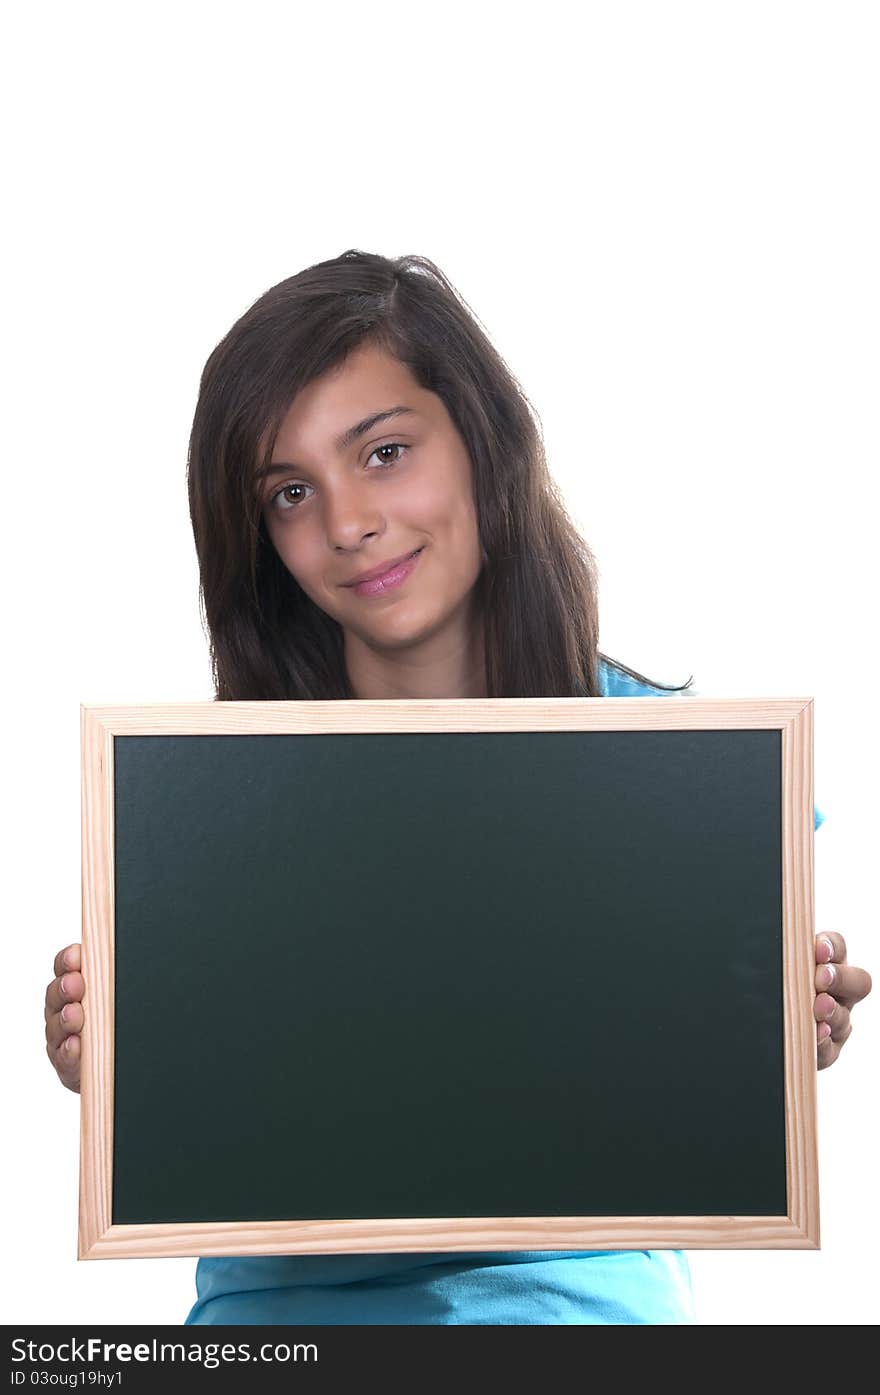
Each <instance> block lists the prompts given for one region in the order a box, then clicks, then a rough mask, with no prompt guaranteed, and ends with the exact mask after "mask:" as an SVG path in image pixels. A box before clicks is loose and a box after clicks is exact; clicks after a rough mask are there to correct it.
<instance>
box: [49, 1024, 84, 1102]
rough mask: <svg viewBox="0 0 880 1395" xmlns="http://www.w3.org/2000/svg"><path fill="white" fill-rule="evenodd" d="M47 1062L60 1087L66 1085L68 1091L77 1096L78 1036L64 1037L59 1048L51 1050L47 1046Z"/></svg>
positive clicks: (80, 1048) (78, 1075)
mask: <svg viewBox="0 0 880 1395" xmlns="http://www.w3.org/2000/svg"><path fill="white" fill-rule="evenodd" d="M46 1049H47V1051H48V1053H49V1060H50V1061H51V1062H52V1065H53V1066H54V1067H55V1070H56V1071H57V1073H58V1078H59V1080H60V1081H61V1083H62V1085H66V1087H67V1089H68V1090H73V1091H75V1093H76V1094H79V1083H80V1052H81V1050H82V1047H81V1043H80V1039H79V1037H78V1036H69V1037H66V1038H65V1040H64V1042H63V1044H62V1045H61V1046H58V1047H55V1048H51V1047H48V1046H47V1048H46Z"/></svg>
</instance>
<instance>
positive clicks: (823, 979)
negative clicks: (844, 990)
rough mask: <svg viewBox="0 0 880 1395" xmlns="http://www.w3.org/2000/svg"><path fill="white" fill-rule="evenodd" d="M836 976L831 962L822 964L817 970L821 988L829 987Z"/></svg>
mask: <svg viewBox="0 0 880 1395" xmlns="http://www.w3.org/2000/svg"><path fill="white" fill-rule="evenodd" d="M836 978H837V970H836V969H835V967H834V965H833V964H823V965H822V967H821V969H820V970H819V982H820V983H821V984H822V987H823V988H830V987H831V985H832V983H833V982H834V980H835V979H836Z"/></svg>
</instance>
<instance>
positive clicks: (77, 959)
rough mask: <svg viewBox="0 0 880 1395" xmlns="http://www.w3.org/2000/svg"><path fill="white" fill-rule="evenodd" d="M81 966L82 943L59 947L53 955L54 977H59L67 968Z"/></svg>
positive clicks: (79, 967) (78, 967)
mask: <svg viewBox="0 0 880 1395" xmlns="http://www.w3.org/2000/svg"><path fill="white" fill-rule="evenodd" d="M81 968H82V945H80V944H75V945H68V946H67V948H66V949H59V951H58V953H57V954H56V955H55V964H54V966H53V969H52V972H53V974H54V975H55V977H56V978H60V977H61V975H62V974H63V973H65V971H66V970H67V969H81Z"/></svg>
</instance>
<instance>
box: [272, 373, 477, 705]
mask: <svg viewBox="0 0 880 1395" xmlns="http://www.w3.org/2000/svg"><path fill="white" fill-rule="evenodd" d="M380 415H381V416H382V417H384V420H376V418H377V417H379V416H380ZM257 488H258V490H259V498H260V501H261V505H262V510H263V517H264V519H265V522H266V527H267V529H268V533H269V537H270V539H271V541H272V543H273V545H274V547H275V549H276V551H277V552H278V555H279V556H280V558H281V560H282V562H283V563H284V565H285V567H286V568H287V569H288V571H289V572H290V573H291V575H292V576H293V577H294V578H295V579H296V581H297V582H298V583H299V585H300V586H301V587H302V589H303V590H304V591H305V592H306V594H307V595H308V596H309V597H310V598H311V600H313V601H314V603H315V604H316V605H317V606H319V607H320V608H321V610H323V611H325V612H326V613H327V614H328V615H330V616H332V617H333V619H334V620H337V621H338V622H339V624H340V625H341V626H342V628H343V631H344V634H345V652H346V662H347V667H348V671H349V677H350V679H351V681H352V684H353V686H354V688H355V690H356V691H357V690H358V687H360V689H361V690H362V691H361V693H360V695H367V694H366V690H367V689H369V690H370V695H372V693H373V692H376V693H377V694H382V695H386V694H392V695H393V693H394V692H395V691H397V690H398V689H399V690H400V693H401V695H411V696H443V695H444V692H445V691H448V690H449V689H450V688H451V689H452V690H454V691H457V690H458V689H459V688H461V687H462V685H463V684H464V685H468V686H473V683H474V682H476V683H477V686H479V683H480V678H479V676H477V675H476V664H477V655H478V651H479V654H480V664H481V662H482V660H481V646H480V644H479V643H478V641H477V636H476V628H477V617H475V616H474V615H473V614H472V608H471V604H470V600H469V598H470V596H471V592H472V590H473V587H474V583H475V582H476V580H477V578H478V576H479V574H480V570H481V567H482V556H481V548H480V540H479V533H478V528H477V514H476V508H475V504H474V497H473V478H472V466H471V461H470V457H469V455H468V452H467V449H466V447H465V444H464V442H463V440H462V439H461V437H460V435H459V434H458V431H457V430H456V428H455V426H454V425H453V422H452V419H451V417H450V416H449V413H448V412H447V410H446V407H445V406H444V404H443V402H442V400H441V399H440V398H439V397H438V396H437V395H436V394H435V393H433V392H428V391H426V390H425V389H424V388H422V387H420V386H419V385H418V383H417V382H416V380H415V378H414V377H413V375H412V374H411V372H410V370H409V369H408V368H407V367H406V366H405V365H404V364H402V363H401V362H400V361H399V360H398V359H396V358H394V357H393V356H392V355H391V354H389V353H388V352H387V351H385V350H383V349H379V348H377V347H376V346H374V345H363V346H361V347H360V348H359V349H357V350H355V351H353V352H352V353H351V354H350V355H349V356H348V358H347V360H346V361H345V362H344V363H342V364H341V365H339V366H338V367H336V368H335V369H332V370H330V371H329V372H328V373H326V374H324V375H323V376H322V377H321V378H318V379H316V380H315V381H314V382H312V383H309V385H308V386H307V387H305V388H303V389H302V390H301V391H300V392H299V393H298V394H297V397H296V399H295V400H294V402H293V404H292V405H291V407H290V410H289V411H288V413H287V415H286V417H285V418H284V421H283V423H282V426H281V430H280V432H279V433H278V439H277V440H276V442H275V448H274V450H273V452H272V461H271V465H270V467H269V472H267V473H266V474H264V475H263V476H262V478H259V479H258V481H257ZM416 549H421V550H420V552H419V556H418V558H417V560H416V563H415V566H414V567H413V568H412V570H411V571H410V572H409V573H408V575H406V577H405V579H404V580H403V581H402V582H400V583H399V584H398V585H396V586H392V587H389V589H387V590H373V591H372V592H371V593H370V594H364V593H362V592H358V591H356V590H354V589H353V587H352V586H351V584H350V583H351V582H352V580H353V579H355V578H357V577H359V576H360V575H361V573H363V572H368V571H369V572H372V571H374V570H375V569H376V568H378V567H380V566H382V565H383V564H385V563H389V562H396V561H397V559H398V558H401V557H408V556H409V554H410V553H412V552H414V551H415V550H416ZM358 678H360V679H362V680H363V681H361V682H360V684H359V683H358ZM460 695H462V696H466V695H473V693H465V692H462V693H461V694H460Z"/></svg>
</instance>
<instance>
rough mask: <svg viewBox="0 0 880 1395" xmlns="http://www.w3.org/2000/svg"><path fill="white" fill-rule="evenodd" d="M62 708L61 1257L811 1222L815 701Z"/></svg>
mask: <svg viewBox="0 0 880 1395" xmlns="http://www.w3.org/2000/svg"><path fill="white" fill-rule="evenodd" d="M355 709H358V710H355ZM83 713H84V728H83V729H84V733H85V734H86V738H87V741H86V744H87V745H88V746H89V750H90V752H91V754H90V755H89V758H88V762H87V765H88V770H87V773H86V776H85V777H84V779H85V783H84V811H85V820H84V828H88V829H89V830H90V831H89V833H88V847H87V849H86V854H85V859H84V866H87V878H86V884H85V894H84V906H85V907H86V908H87V916H86V923H85V925H84V953H85V954H86V958H87V961H88V965H89V972H88V974H87V982H88V983H89V985H90V991H91V992H92V995H93V998H92V1011H91V1014H90V1015H87V1016H88V1020H89V1021H90V1024H91V1027H92V1031H93V1036H92V1037H91V1039H90V1041H88V1042H86V1041H84V1090H83V1100H84V1106H85V1107H86V1123H85V1125H84V1134H83V1139H84V1143H83V1154H82V1158H83V1166H82V1174H83V1178H84V1180H83V1183H82V1191H81V1194H82V1196H83V1197H84V1198H85V1201H84V1202H83V1205H84V1206H86V1208H87V1209H89V1208H93V1209H95V1211H96V1214H97V1219H93V1218H92V1217H91V1215H90V1216H89V1217H88V1218H87V1220H86V1222H84V1223H83V1224H82V1225H81V1232H82V1235H83V1236H85V1237H86V1238H85V1239H83V1240H82V1241H81V1253H82V1254H83V1255H85V1256H92V1255H94V1257H102V1256H103V1255H108V1254H112V1253H131V1254H150V1253H157V1254H177V1253H205V1252H208V1251H209V1250H212V1252H215V1253H235V1252H242V1253H260V1252H268V1251H270V1250H272V1249H273V1246H274V1250H275V1252H278V1246H279V1244H280V1243H281V1240H280V1238H279V1237H283V1239H284V1242H285V1245H286V1248H285V1249H282V1250H281V1252H288V1251H292V1250H294V1249H296V1248H299V1249H302V1250H304V1251H307V1250H311V1251H312V1252H321V1251H325V1252H336V1251H338V1250H342V1249H345V1248H347V1247H352V1248H361V1249H379V1250H387V1249H390V1248H394V1247H399V1248H411V1249H431V1248H438V1249H443V1248H448V1249H456V1248H458V1249H477V1248H480V1247H489V1248H493V1249H503V1248H517V1249H525V1248H542V1249H546V1248H564V1249H574V1248H577V1247H578V1246H580V1247H582V1248H593V1249H595V1248H602V1247H605V1248H620V1247H623V1246H629V1247H636V1246H637V1247H638V1248H647V1247H648V1242H649V1240H650V1243H651V1244H652V1245H656V1244H658V1243H660V1244H669V1245H674V1244H677V1245H680V1246H682V1247H685V1248H688V1247H693V1246H695V1245H701V1244H717V1245H723V1244H727V1245H737V1244H764V1245H776V1244H779V1245H791V1244H796V1245H801V1246H809V1247H814V1246H815V1244H816V1243H818V1238H817V1237H818V1228H817V1227H818V1192H817V1183H816V1169H815V1149H816V1140H815V1124H814V1112H813V1111H814V1107H815V1105H814V1094H813V1091H814V1089H815V1085H814V1081H815V1029H814V1027H813V1026H812V993H813V991H814V990H813V988H812V986H811V963H812V962H813V961H812V957H811V956H812V953H813V951H812V934H813V928H812V884H811V877H812V833H813V823H812V815H813V804H812V766H811V760H812V750H811V741H812V726H811V716H812V703H811V700H810V699H778V700H777V699H755V700H748V699H741V700H736V699H731V700H723V701H722V700H717V701H713V700H701V699H699V698H689V699H686V700H676V699H674V698H672V699H670V698H668V697H666V698H662V699H657V700H652V699H650V698H640V699H639V700H637V701H632V702H629V701H626V700H619V701H616V702H614V703H609V702H607V701H604V702H603V701H599V700H591V699H583V700H580V699H577V700H570V701H569V700H559V701H558V702H556V703H553V702H549V703H539V702H538V701H537V700H535V701H533V702H529V701H527V700H524V701H522V702H514V701H511V702H509V703H506V704H505V703H504V701H503V700H495V699H489V700H485V701H482V702H480V703H478V704H467V703H464V702H462V703H448V704H442V703H438V704H419V703H385V704H381V703H372V704H371V703H323V704H315V703H275V704H268V703H267V704H259V703H251V704H245V703H242V704H236V703H229V704H192V705H190V706H189V707H186V706H184V707H176V708H167V709H165V708H162V707H159V706H156V707H154V708H152V709H147V708H138V709H134V708H132V709H124V708H114V709H109V708H104V709H99V708H93V709H88V708H84V709H83ZM471 713H473V714H475V715H473V716H472V715H471ZM218 724H219V725H220V726H221V728H222V729H219V730H218V729H217V727H218ZM89 743H90V744H89ZM84 749H85V747H84ZM102 781H103V782H104V783H102ZM90 811H91V812H90ZM105 811H106V815H107V817H106V829H104V831H103V832H102V820H103V819H104V812H105ZM105 863H106V868H105V871H106V887H107V891H106V894H105V892H104V890H103V889H102V888H103V887H104V882H102V880H101V878H102V876H103V873H102V871H101V869H102V867H104V864H105ZM105 906H106V907H107V910H106V913H105V911H104V910H103V909H102V908H103V907H105ZM105 949H106V953H104V950H105ZM102 1004H106V1023H107V1029H106V1031H105V1032H104V1033H103V1035H101V1033H100V1031H99V1023H100V1018H101V1005H102ZM111 1028H112V1030H111ZM86 1048H88V1049H86ZM102 1149H103V1151H102ZM102 1198H103V1199H102ZM469 1218H470V1219H471V1220H472V1221H473V1228H472V1229H469V1226H468V1222H469ZM486 1218H488V1220H487V1219H486ZM633 1218H635V1220H633ZM707 1218H710V1220H707ZM505 1219H508V1220H509V1221H510V1225H511V1227H512V1228H511V1229H509V1230H502V1231H500V1232H499V1231H497V1230H492V1229H491V1226H492V1225H496V1226H502V1225H503V1223H504V1221H505ZM606 1220H607V1222H608V1224H607V1225H606V1224H605V1221H606ZM628 1221H629V1222H631V1224H629V1226H627V1222H628ZM740 1222H742V1224H743V1225H747V1226H751V1227H753V1229H752V1230H750V1231H748V1233H743V1234H741V1233H740V1232H739V1230H738V1229H737V1227H738V1226H739V1225H740ZM764 1222H766V1224H764ZM731 1226H732V1227H733V1230H731V1229H730V1228H729V1227H731ZM334 1227H335V1229H334ZM487 1227H489V1228H488V1229H487ZM640 1227H641V1228H640ZM754 1227H758V1229H757V1231H755V1230H754ZM279 1228H280V1229H279ZM643 1230H644V1235H643ZM532 1236H534V1244H531V1243H530V1238H531V1237H532ZM508 1237H509V1243H508ZM154 1240H155V1243H154ZM554 1242H555V1243H554ZM123 1245H129V1246H130V1248H128V1249H125V1248H119V1247H121V1246H123ZM186 1245H189V1246H190V1248H188V1249H187V1248H185V1246H186ZM114 1247H116V1248H114ZM182 1247H183V1248H182ZM212 1247H213V1249H212Z"/></svg>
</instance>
